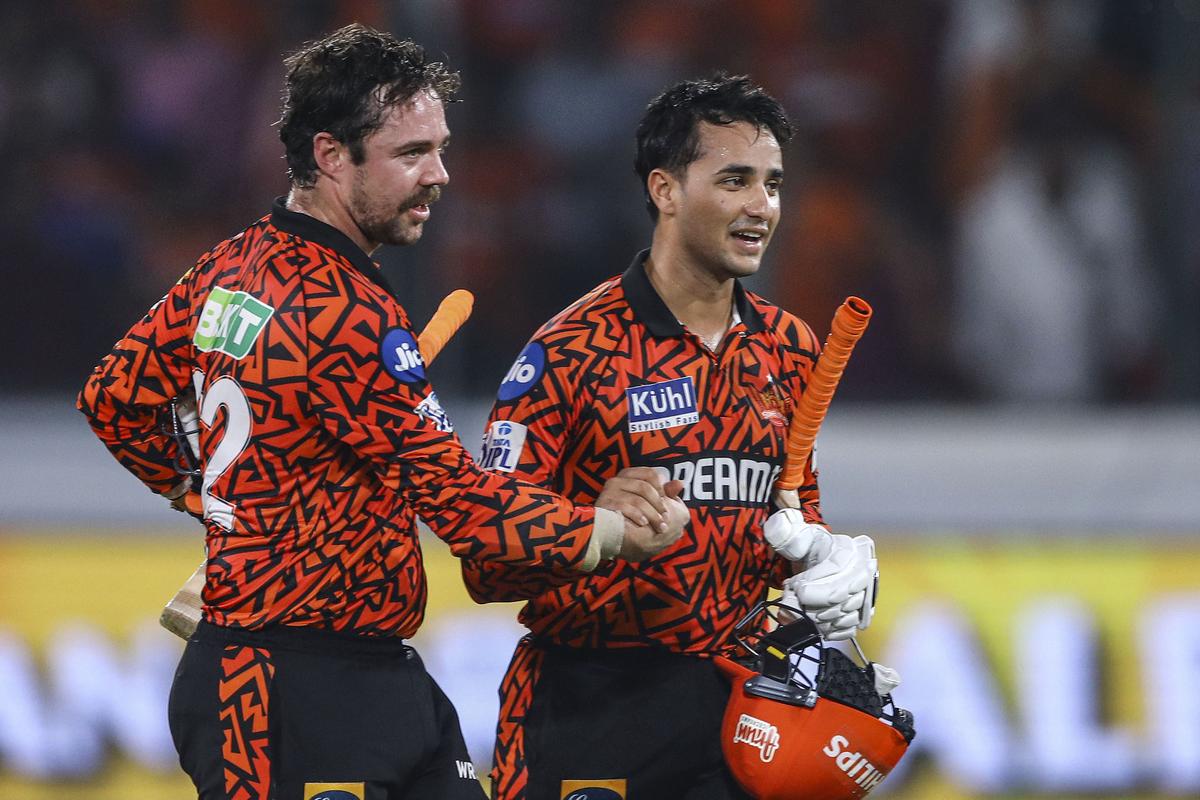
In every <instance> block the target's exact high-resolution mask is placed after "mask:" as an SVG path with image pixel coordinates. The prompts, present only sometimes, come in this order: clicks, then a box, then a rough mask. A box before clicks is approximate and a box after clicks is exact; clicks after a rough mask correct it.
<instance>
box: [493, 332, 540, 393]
mask: <svg viewBox="0 0 1200 800" xmlns="http://www.w3.org/2000/svg"><path fill="white" fill-rule="evenodd" d="M545 369H546V348H544V347H542V344H541V342H530V343H529V344H527V345H526V346H525V349H524V350H522V351H521V355H519V356H517V360H516V361H515V362H514V363H513V365H512V367H511V368H510V369H509V370H508V374H507V375H505V376H504V382H503V383H501V384H500V391H499V393H497V395H496V396H497V397H498V398H500V399H501V400H515V399H517V398H518V397H520V396H521V395H523V394H525V393H526V392H528V391H529V390H530V389H532V388H533V386H534V384H536V383H537V381H538V378H540V377H542V372H544V371H545Z"/></svg>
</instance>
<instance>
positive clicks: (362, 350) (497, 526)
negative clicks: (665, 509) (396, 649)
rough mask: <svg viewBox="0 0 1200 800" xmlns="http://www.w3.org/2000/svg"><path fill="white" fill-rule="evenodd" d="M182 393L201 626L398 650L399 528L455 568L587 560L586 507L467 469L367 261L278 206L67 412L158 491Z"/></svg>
mask: <svg viewBox="0 0 1200 800" xmlns="http://www.w3.org/2000/svg"><path fill="white" fill-rule="evenodd" d="M188 387H191V388H193V389H194V391H195V394H196V398H197V407H198V410H199V416H200V431H199V449H200V453H199V462H200V464H201V466H202V469H203V486H202V487H201V493H202V498H203V503H204V509H205V526H206V545H207V553H208V567H207V579H206V584H205V587H204V592H203V599H204V616H205V618H206V619H207V620H208V621H209V622H212V623H214V624H217V625H225V626H232V627H243V628H259V627H262V626H266V625H270V624H283V625H295V626H317V627H322V628H326V629H331V630H338V631H344V632H347V633H354V634H361V635H376V636H401V637H407V636H410V635H411V634H413V633H414V632H415V631H416V629H417V628H418V626H419V625H420V623H421V620H422V617H423V614H424V607H425V596H426V588H425V573H424V568H423V566H422V562H421V551H420V547H419V543H418V539H417V531H416V525H415V521H416V515H420V516H421V518H423V519H424V520H425V521H426V523H428V525H429V526H430V527H431V528H432V529H433V531H434V532H435V533H436V534H437V535H438V536H439V537H441V538H442V539H444V540H445V541H446V542H448V543H449V545H450V548H451V550H452V551H453V552H454V553H455V554H456V555H458V556H469V557H471V558H475V559H481V560H490V559H495V560H500V561H510V562H513V563H523V564H530V563H545V564H548V565H552V566H553V567H554V568H555V569H562V570H564V571H568V572H569V571H571V570H573V569H577V568H579V567H580V565H581V564H582V563H584V562H585V561H586V560H587V559H589V558H591V557H592V556H590V555H589V553H588V550H589V548H588V543H589V539H590V537H591V533H592V522H593V517H594V509H592V508H590V507H582V506H581V507H578V508H577V507H575V506H574V505H573V504H572V503H570V502H567V501H565V500H563V499H562V498H561V497H558V496H556V495H554V494H552V493H550V492H549V491H546V490H544V489H541V488H539V487H536V486H531V485H528V484H523V483H520V482H518V481H516V480H514V479H513V478H512V477H511V476H508V475H504V474H500V473H496V472H488V471H485V470H482V469H480V468H479V467H478V466H477V465H476V464H475V463H474V462H473V460H472V459H471V457H470V455H469V454H468V452H467V451H466V449H465V448H464V447H463V446H462V445H461V443H460V442H459V440H458V438H457V437H456V436H455V434H454V432H453V427H452V425H451V424H450V421H449V420H448V418H447V416H446V414H445V413H444V411H443V410H442V408H441V406H440V405H439V403H438V399H437V395H436V394H435V393H434V392H433V390H432V389H431V387H430V385H429V382H428V381H427V379H426V375H425V369H424V364H423V361H422V359H421V355H420V353H419V352H418V350H417V340H416V336H415V335H414V333H413V330H412V327H411V326H410V324H409V321H408V318H407V316H406V314H405V312H404V310H403V309H402V308H401V307H400V305H399V304H398V303H397V302H396V300H395V299H394V297H393V296H392V293H391V292H390V291H389V289H388V287H387V285H386V283H385V281H384V279H383V277H382V275H381V274H380V272H379V270H378V267H377V265H376V264H375V263H374V262H372V261H371V259H370V258H369V257H368V256H367V254H366V253H364V252H363V251H362V250H361V249H360V248H359V247H358V246H356V245H355V244H354V243H353V242H352V241H351V240H350V239H349V237H347V236H345V235H344V234H343V233H341V232H340V231H338V230H336V229H335V228H333V227H331V226H329V225H326V224H324V223H322V222H320V221H318V220H316V219H314V218H313V217H310V216H307V215H304V214H300V213H296V212H293V211H289V210H287V209H286V208H285V207H284V205H283V204H282V202H281V201H276V204H275V206H274V208H273V210H272V213H271V214H270V215H269V216H267V217H264V218H263V219H261V220H259V221H258V222H257V223H255V224H254V225H252V226H250V227H249V228H247V229H246V230H245V231H243V232H242V233H240V234H238V235H237V236H234V237H233V238H231V239H229V240H227V241H225V242H222V243H221V244H219V245H218V246H217V247H215V248H214V249H213V250H212V251H210V252H209V253H207V254H205V255H204V256H203V257H202V258H201V259H200V260H199V262H198V263H197V264H196V266H195V267H193V268H192V269H191V270H190V271H189V272H188V273H186V274H185V275H184V276H183V277H182V278H181V279H180V280H179V282H178V283H177V284H176V285H175V286H174V287H172V288H171V290H170V291H169V292H168V293H167V295H166V296H165V297H164V298H163V299H162V300H161V301H160V302H159V303H157V304H156V305H155V306H154V307H153V308H151V309H150V311H149V312H148V313H147V315H146V316H145V317H144V318H143V319H142V320H141V321H140V322H138V323H137V324H136V325H134V326H133V328H132V329H131V330H130V331H129V332H128V333H127V334H126V335H125V337H124V338H123V339H121V340H120V341H119V342H118V343H117V344H116V346H115V347H114V348H113V350H112V352H111V353H109V354H108V355H107V356H106V357H105V358H104V359H103V360H102V361H101V362H100V364H99V365H98V366H97V367H96V368H95V370H94V372H93V373H92V375H91V376H90V378H89V379H88V381H87V383H86V385H85V386H84V388H83V391H82V392H81V393H80V396H79V401H78V405H79V408H80V410H81V411H83V413H84V414H86V415H87V417H88V419H89V422H90V423H91V425H92V428H93V429H94V431H95V432H96V434H97V436H99V438H100V439H101V440H102V441H103V442H104V444H105V445H107V447H108V448H109V449H110V450H111V451H112V453H113V454H114V455H115V456H116V458H117V459H118V460H119V461H120V462H121V464H123V465H124V466H125V467H126V468H127V469H129V470H130V471H131V472H133V473H134V475H136V476H137V477H138V478H139V479H141V480H142V482H144V483H145V484H146V485H147V486H148V487H150V489H152V490H153V491H155V492H158V493H160V494H163V493H167V492H168V491H170V490H171V489H172V488H173V487H175V486H176V485H177V484H179V482H180V475H179V474H178V472H177V469H176V466H175V465H176V463H177V459H178V458H179V456H180V453H179V451H178V447H179V445H178V444H177V442H176V441H175V439H174V438H172V437H171V436H168V435H166V434H165V433H164V432H163V430H162V428H161V426H160V423H159V418H160V415H161V414H162V413H163V410H164V408H165V407H166V406H167V404H168V403H169V402H170V401H171V400H172V398H174V397H176V396H178V395H180V394H181V393H182V392H184V390H185V389H186V388H188Z"/></svg>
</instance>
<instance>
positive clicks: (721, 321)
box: [646, 247, 734, 342]
mask: <svg viewBox="0 0 1200 800" xmlns="http://www.w3.org/2000/svg"><path fill="white" fill-rule="evenodd" d="M646 276H647V277H648V278H649V279H650V285H651V286H653V287H654V290H655V291H656V292H658V295H659V297H661V298H662V300H663V302H664V303H666V304H667V308H668V309H670V310H671V313H672V314H674V315H675V319H677V320H679V321H680V322H681V323H683V326H684V327H685V328H687V329H688V330H689V331H691V332H692V333H695V334H696V335H697V336H699V337H700V338H701V339H703V340H704V341H706V342H708V341H714V340H715V341H718V342H719V341H720V339H721V338H722V337H723V336H724V335H725V332H726V331H728V330H729V326H730V324H731V320H732V319H733V284H734V279H733V278H732V277H730V278H718V277H717V276H715V275H712V274H711V273H709V272H706V271H704V270H702V269H699V268H697V267H696V266H695V265H694V264H692V263H691V261H690V260H688V259H686V258H685V257H683V254H682V253H678V252H673V251H672V249H671V248H658V247H652V248H651V250H650V256H649V258H647V259H646Z"/></svg>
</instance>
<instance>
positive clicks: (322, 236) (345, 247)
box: [271, 197, 396, 297]
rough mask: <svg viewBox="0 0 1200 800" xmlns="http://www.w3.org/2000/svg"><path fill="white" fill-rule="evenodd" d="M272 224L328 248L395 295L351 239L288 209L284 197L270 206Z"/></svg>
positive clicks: (369, 258) (390, 295) (375, 267)
mask: <svg viewBox="0 0 1200 800" xmlns="http://www.w3.org/2000/svg"><path fill="white" fill-rule="evenodd" d="M271 224H272V225H274V226H275V227H276V228H278V229H279V230H281V231H283V232H284V233H290V234H292V235H293V236H299V237H300V238H301V239H304V240H306V241H309V242H312V243H313V244H319V245H321V246H322V247H328V248H329V249H330V250H332V251H333V252H335V253H337V254H338V255H339V256H341V257H342V258H344V259H346V260H347V261H349V262H350V264H351V265H352V266H353V267H354V268H355V269H357V270H358V271H359V272H361V273H362V274H363V276H364V277H365V278H366V279H367V280H369V281H371V283H374V284H375V285H376V286H378V287H379V288H381V289H383V290H384V291H385V292H387V293H388V296H389V297H395V296H396V293H395V292H394V291H392V287H391V286H390V285H389V284H388V282H387V278H385V277H383V273H382V272H381V271H380V269H379V265H378V264H376V263H375V262H374V261H372V260H371V257H370V256H369V255H367V254H366V253H364V252H363V249H362V248H361V247H359V246H358V245H357V244H355V243H354V240H353V239H351V238H350V237H349V236H347V235H346V234H344V233H342V232H341V231H339V230H338V229H337V228H335V227H333V226H332V225H329V224H327V223H324V222H322V221H321V220H319V219H317V218H316V217H310V216H309V215H308V214H302V213H300V212H299V211H292V210H290V209H289V208H288V207H287V205H286V200H285V198H283V197H276V198H275V203H274V205H272V206H271Z"/></svg>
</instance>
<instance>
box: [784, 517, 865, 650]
mask: <svg viewBox="0 0 1200 800" xmlns="http://www.w3.org/2000/svg"><path fill="white" fill-rule="evenodd" d="M830 539H831V547H830V550H829V553H828V555H826V556H825V557H823V558H820V559H819V560H816V561H814V560H813V559H812V558H810V559H809V564H810V566H809V568H808V569H806V570H804V571H803V572H800V573H798V574H796V575H793V576H792V577H790V578H788V579H787V580H786V581H784V582H783V597H782V598H781V599H782V601H783V602H784V603H786V604H788V605H791V606H793V607H797V608H802V609H804V611H805V613H807V614H808V616H809V617H810V618H811V619H812V621H813V622H814V623H816V625H817V630H818V631H820V633H821V637H822V638H823V639H826V640H827V641H838V640H841V639H849V638H851V637H853V636H854V633H855V631H856V630H865V629H866V628H867V626H868V625H870V624H871V616H872V614H873V613H874V608H875V580H876V577H877V576H878V568H879V562H878V561H877V560H876V558H875V543H874V542H873V541H872V540H871V537H869V536H856V537H854V538H853V539H852V538H850V537H849V536H846V535H844V534H840V533H839V534H831V535H830Z"/></svg>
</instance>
